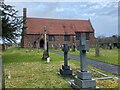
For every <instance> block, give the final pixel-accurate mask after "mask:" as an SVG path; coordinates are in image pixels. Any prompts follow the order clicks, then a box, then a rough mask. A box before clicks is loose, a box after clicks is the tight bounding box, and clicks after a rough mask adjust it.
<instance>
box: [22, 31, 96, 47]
mask: <svg viewBox="0 0 120 90" xmlns="http://www.w3.org/2000/svg"><path fill="white" fill-rule="evenodd" d="M42 38H43V35H26V36H24V45H23V46H24V47H25V48H29V47H33V43H34V41H35V40H36V46H37V47H39V43H40V40H41V39H42ZM73 38H74V36H70V41H64V35H56V36H55V41H49V47H52V46H61V45H63V44H64V43H67V44H68V45H70V46H71V45H73V43H75V44H76V45H77V46H78V45H79V41H78V40H76V39H74V41H73ZM47 40H49V39H48V36H47ZM90 46H91V47H93V46H94V33H91V34H90Z"/></svg>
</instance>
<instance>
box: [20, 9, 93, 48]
mask: <svg viewBox="0 0 120 90" xmlns="http://www.w3.org/2000/svg"><path fill="white" fill-rule="evenodd" d="M23 21H24V22H23V31H22V39H21V47H24V48H29V47H37V48H40V47H41V48H42V47H44V27H46V33H47V42H48V46H49V47H61V46H62V45H63V44H65V43H67V44H68V45H69V46H72V45H76V46H78V45H79V41H78V40H76V37H75V32H76V31H80V32H90V46H93V45H94V28H93V27H92V24H91V21H90V20H68V19H52V18H32V17H27V15H26V8H24V9H23Z"/></svg>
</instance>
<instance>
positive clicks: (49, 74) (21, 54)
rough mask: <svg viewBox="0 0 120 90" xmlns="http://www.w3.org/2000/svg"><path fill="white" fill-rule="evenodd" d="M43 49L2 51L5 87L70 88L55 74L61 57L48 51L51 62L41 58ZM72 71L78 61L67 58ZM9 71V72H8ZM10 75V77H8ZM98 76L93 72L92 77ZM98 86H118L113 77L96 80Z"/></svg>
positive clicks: (12, 48)
mask: <svg viewBox="0 0 120 90" xmlns="http://www.w3.org/2000/svg"><path fill="white" fill-rule="evenodd" d="M42 55H43V50H41V49H32V50H30V51H29V49H23V48H20V50H18V49H17V48H14V47H10V48H9V49H8V50H6V51H4V52H3V62H4V70H5V85H6V88H71V87H70V86H69V85H68V83H67V81H68V80H70V79H71V78H69V77H68V78H65V77H61V76H59V75H57V71H58V70H59V68H61V65H62V64H63V57H62V56H60V55H57V54H54V53H50V58H51V62H50V63H46V62H45V61H44V60H42V59H41V58H42ZM69 64H70V67H71V68H72V69H73V72H74V73H76V70H77V69H78V68H79V67H80V66H79V65H80V63H79V62H77V61H74V60H69ZM9 73H10V74H9ZM8 76H11V78H8ZM96 76H99V75H97V74H96V73H93V77H96ZM97 86H98V87H100V88H115V87H118V85H117V81H116V80H115V79H109V80H103V81H101V80H97Z"/></svg>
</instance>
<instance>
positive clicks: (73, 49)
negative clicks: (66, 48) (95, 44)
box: [72, 44, 75, 52]
mask: <svg viewBox="0 0 120 90" xmlns="http://www.w3.org/2000/svg"><path fill="white" fill-rule="evenodd" d="M72 51H73V52H75V45H74V44H73V46H72Z"/></svg>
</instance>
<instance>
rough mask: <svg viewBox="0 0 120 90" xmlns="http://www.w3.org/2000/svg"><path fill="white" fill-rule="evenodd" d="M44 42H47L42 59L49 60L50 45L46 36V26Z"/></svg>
mask: <svg viewBox="0 0 120 90" xmlns="http://www.w3.org/2000/svg"><path fill="white" fill-rule="evenodd" d="M44 40H45V46H44V52H43V57H42V59H43V60H47V58H48V57H49V54H48V43H47V36H46V26H44Z"/></svg>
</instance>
